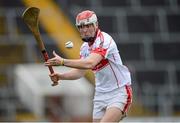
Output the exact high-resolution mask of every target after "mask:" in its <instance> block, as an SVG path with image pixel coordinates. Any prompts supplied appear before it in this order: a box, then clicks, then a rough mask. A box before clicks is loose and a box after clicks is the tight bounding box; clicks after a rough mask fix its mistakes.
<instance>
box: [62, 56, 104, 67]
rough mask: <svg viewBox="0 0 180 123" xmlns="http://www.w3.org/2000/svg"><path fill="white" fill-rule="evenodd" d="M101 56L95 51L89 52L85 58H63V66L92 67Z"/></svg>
mask: <svg viewBox="0 0 180 123" xmlns="http://www.w3.org/2000/svg"><path fill="white" fill-rule="evenodd" d="M102 59H103V57H102V56H101V55H99V54H97V53H91V54H90V55H89V56H88V57H86V58H85V59H76V60H72V59H64V66H67V67H72V68H78V69H92V68H94V67H95V66H96V65H97V64H98V63H99V62H100V61H101V60H102Z"/></svg>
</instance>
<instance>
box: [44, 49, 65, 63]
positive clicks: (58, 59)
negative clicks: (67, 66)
mask: <svg viewBox="0 0 180 123" xmlns="http://www.w3.org/2000/svg"><path fill="white" fill-rule="evenodd" d="M53 56H54V57H53V58H51V59H49V60H47V62H45V63H44V64H45V66H61V65H63V60H64V59H63V58H62V57H60V56H59V55H57V54H56V52H55V51H53Z"/></svg>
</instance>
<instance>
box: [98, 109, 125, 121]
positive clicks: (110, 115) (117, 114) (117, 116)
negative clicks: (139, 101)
mask: <svg viewBox="0 0 180 123" xmlns="http://www.w3.org/2000/svg"><path fill="white" fill-rule="evenodd" d="M123 117H124V115H123V114H122V111H121V110H120V109H119V108H117V107H110V108H108V109H107V110H106V113H105V114H104V116H103V118H102V119H101V121H100V122H119V121H120V120H121V119H122V118H123Z"/></svg>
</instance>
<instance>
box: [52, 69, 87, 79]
mask: <svg viewBox="0 0 180 123" xmlns="http://www.w3.org/2000/svg"><path fill="white" fill-rule="evenodd" d="M85 72H86V70H81V69H72V70H70V71H68V72H65V73H53V74H50V75H49V76H50V78H51V80H52V81H53V82H58V81H59V80H76V79H80V78H81V77H82V76H84V74H85Z"/></svg>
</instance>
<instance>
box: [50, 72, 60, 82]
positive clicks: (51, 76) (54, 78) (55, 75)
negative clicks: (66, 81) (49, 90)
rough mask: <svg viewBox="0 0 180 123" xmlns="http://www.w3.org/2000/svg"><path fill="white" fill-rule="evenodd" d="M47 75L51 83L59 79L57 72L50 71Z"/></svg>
mask: <svg viewBox="0 0 180 123" xmlns="http://www.w3.org/2000/svg"><path fill="white" fill-rule="evenodd" d="M49 77H50V78H51V81H53V83H58V81H59V74H58V73H52V74H50V75H49Z"/></svg>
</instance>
